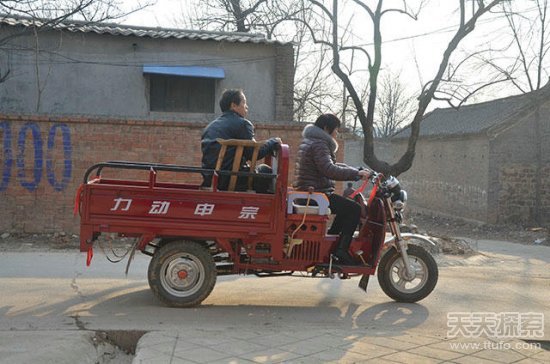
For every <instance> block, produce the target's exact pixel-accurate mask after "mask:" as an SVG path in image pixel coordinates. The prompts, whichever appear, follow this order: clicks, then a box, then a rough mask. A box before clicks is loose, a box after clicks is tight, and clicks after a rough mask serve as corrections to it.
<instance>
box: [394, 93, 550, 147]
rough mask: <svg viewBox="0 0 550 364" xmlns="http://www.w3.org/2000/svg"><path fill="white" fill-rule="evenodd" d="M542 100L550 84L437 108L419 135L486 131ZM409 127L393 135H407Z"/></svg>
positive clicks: (464, 133)
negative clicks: (537, 88)
mask: <svg viewBox="0 0 550 364" xmlns="http://www.w3.org/2000/svg"><path fill="white" fill-rule="evenodd" d="M541 100H550V86H549V85H547V86H545V87H543V88H542V89H540V90H538V91H534V92H530V93H527V94H521V95H516V96H509V97H506V98H502V99H497V100H492V101H487V102H483V103H479V104H473V105H465V106H462V107H460V108H459V109H454V108H447V109H435V110H433V111H432V112H430V113H428V114H426V116H425V117H424V120H423V121H422V123H421V124H420V136H451V135H466V134H477V133H481V132H485V131H487V130H489V129H491V128H493V127H496V126H498V125H502V124H505V123H507V122H510V121H512V120H513V116H514V115H517V114H518V113H520V112H522V111H524V110H526V109H528V108H530V107H533V105H535V104H536V103H538V102H540V101H541ZM410 134H411V133H410V128H406V129H404V130H402V131H401V132H399V133H397V134H396V135H395V136H394V138H405V137H406V138H408V137H409V135H410Z"/></svg>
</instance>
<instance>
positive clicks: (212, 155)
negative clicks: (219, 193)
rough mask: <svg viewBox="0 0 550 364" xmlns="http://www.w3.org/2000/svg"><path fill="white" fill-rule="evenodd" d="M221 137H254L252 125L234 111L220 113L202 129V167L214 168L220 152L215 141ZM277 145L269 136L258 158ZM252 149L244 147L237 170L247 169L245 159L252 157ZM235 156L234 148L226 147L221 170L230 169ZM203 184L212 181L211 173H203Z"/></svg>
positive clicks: (250, 138) (249, 138)
mask: <svg viewBox="0 0 550 364" xmlns="http://www.w3.org/2000/svg"><path fill="white" fill-rule="evenodd" d="M217 138H221V139H245V140H252V139H254V126H253V125H252V123H251V122H250V121H248V120H246V119H245V118H243V117H241V116H240V115H239V114H237V113H236V112H234V111H231V110H229V111H226V112H224V113H223V114H221V115H220V116H219V117H218V118H217V119H216V120H214V121H212V122H211V123H210V124H208V126H207V127H206V128H205V129H204V131H203V133H202V136H201V149H202V168H206V169H214V168H216V161H217V160H218V154H219V152H220V148H221V146H220V144H219V143H218V142H217V141H216V139H217ZM276 145H277V141H276V140H275V138H271V139H269V140H268V141H267V143H266V144H264V145H263V146H262V147H261V148H260V150H259V153H258V159H261V158H263V157H265V156H266V155H267V154H268V153H271V152H272V151H273V150H274V149H275V147H276ZM252 153H253V149H252V148H245V151H244V153H243V157H242V159H241V165H240V168H239V170H247V165H246V161H248V160H250V159H251V158H252ZM234 158H235V148H227V152H226V153H225V157H224V159H223V163H222V170H231V167H232V165H233V159H234ZM203 179H204V181H203V183H202V185H203V186H210V185H211V183H212V175H210V174H203Z"/></svg>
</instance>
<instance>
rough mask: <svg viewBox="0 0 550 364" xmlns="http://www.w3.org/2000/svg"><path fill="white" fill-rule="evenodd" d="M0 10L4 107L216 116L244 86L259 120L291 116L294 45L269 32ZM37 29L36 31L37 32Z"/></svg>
mask: <svg viewBox="0 0 550 364" xmlns="http://www.w3.org/2000/svg"><path fill="white" fill-rule="evenodd" d="M35 25H37V26H42V24H41V23H38V24H37V23H36V22H33V21H32V20H30V19H21V18H7V17H2V16H0V42H1V44H2V47H1V48H0V71H1V74H0V77H1V76H2V75H6V76H7V77H6V78H5V80H4V81H3V82H2V86H1V87H0V105H1V111H2V112H4V113H40V114H56V115H86V116H90V115H94V116H108V117H114V116H116V117H129V118H133V119H152V120H159V119H161V120H187V121H193V120H198V121H205V120H210V119H212V117H213V116H214V115H215V113H217V112H218V111H219V108H218V105H217V100H218V99H219V95H220V94H221V92H222V91H223V90H224V89H225V88H236V87H239V88H244V89H245V91H246V93H247V95H248V99H249V104H250V105H251V110H250V115H249V117H250V118H251V120H258V121H265V122H269V123H273V122H288V121H290V120H292V100H293V99H292V98H293V94H292V93H293V78H294V69H293V47H292V44H290V43H281V42H278V41H271V40H268V39H266V38H265V37H264V36H262V35H255V34H248V33H219V32H206V31H189V30H178V29H163V28H143V27H129V26H123V25H118V24H86V23H82V22H71V23H62V24H58V25H56V26H54V27H49V28H48V27H45V28H36V27H35ZM34 29H38V30H39V31H38V32H37V33H35V32H34Z"/></svg>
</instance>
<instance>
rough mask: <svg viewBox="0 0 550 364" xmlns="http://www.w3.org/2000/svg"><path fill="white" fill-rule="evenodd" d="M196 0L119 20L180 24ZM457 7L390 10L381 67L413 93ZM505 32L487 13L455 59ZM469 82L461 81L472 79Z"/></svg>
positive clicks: (449, 1)
mask: <svg viewBox="0 0 550 364" xmlns="http://www.w3.org/2000/svg"><path fill="white" fill-rule="evenodd" d="M124 1H125V2H126V3H127V4H133V3H134V1H131V0H124ZM393 1H394V3H400V2H401V1H399V0H393ZM514 1H515V2H516V3H519V4H524V6H525V7H527V10H529V6H530V7H531V8H532V5H531V4H529V1H528V0H514ZM195 3H196V1H195V0H158V1H157V3H156V5H154V6H152V7H149V8H148V9H145V10H143V11H140V12H138V13H135V14H132V15H130V16H128V17H127V18H126V19H124V20H123V21H122V22H123V23H125V24H129V25H130V24H131V25H140V26H149V27H157V26H161V27H182V24H183V21H182V19H183V18H184V17H185V13H186V12H187V11H188V9H189V8H190V7H191V6H193V4H195ZM386 3H387V4H391V3H392V0H387V1H386ZM408 3H414V2H411V1H409V2H408ZM341 4H342V5H341V6H342V10H341V11H342V12H343V13H344V14H345V15H346V16H348V15H350V14H351V12H353V16H354V23H353V24H352V27H351V37H352V38H353V42H355V43H356V44H369V43H370V34H371V33H370V28H369V27H368V26H365V24H368V22H367V21H365V19H364V18H361V16H362V15H361V12H360V11H358V10H357V9H358V8H357V7H356V6H353V4H351V2H350V0H342V2H341ZM457 8H458V1H455V0H428V3H427V5H426V6H425V7H424V8H423V10H422V12H421V13H420V17H419V20H418V21H413V20H412V19H409V18H407V17H405V16H403V15H401V14H388V16H386V17H385V18H384V19H383V25H382V33H383V37H384V38H383V40H384V42H383V68H384V69H391V71H392V73H399V74H400V77H401V79H402V80H403V82H404V83H405V84H406V85H407V88H408V89H409V90H410V91H411V92H417V91H418V90H420V88H421V84H424V83H426V82H427V81H428V80H430V79H431V78H432V77H433V75H435V72H436V71H437V69H438V66H439V63H440V61H441V57H442V54H443V51H444V49H445V47H446V45H447V44H448V41H449V40H450V39H451V37H452V36H453V31H454V30H455V29H456V25H457V23H458V20H457V18H458V17H457V13H456V10H457ZM346 12H347V13H346ZM530 14H532V11H531V12H529V11H527V12H525V15H526V16H529V15H530ZM506 31H507V28H506V22H505V20H504V19H503V17H502V16H501V15H499V14H485V16H484V18H482V19H481V20H480V21H479V22H478V24H477V26H476V29H475V30H474V33H472V34H470V35H469V36H468V37H467V38H466V39H465V40H464V41H463V43H462V44H461V46H460V48H459V50H458V52H455V55H456V56H457V57H456V59H455V60H454V63H455V64H456V63H457V62H458V61H459V57H458V56H459V54H460V52H461V50H462V49H464V50H467V51H468V52H471V51H472V50H480V49H483V48H484V47H486V45H485V43H486V42H487V41H489V40H490V41H492V42H493V44H499V42H502V41H503V39H504V34H505V32H506ZM466 75H469V76H471V78H472V80H475V79H476V78H477V77H478V75H476V70H475V69H471V70H469V71H468V72H466ZM465 77H468V76H465ZM472 80H465V81H466V82H473V81H472ZM517 93H518V91H517V90H516V89H515V88H513V87H512V86H505V87H502V86H499V87H493V88H490V89H487V90H485V91H484V92H482V93H480V94H479V96H477V97H474V98H473V99H472V100H473V101H474V102H475V101H485V100H487V99H494V98H498V97H503V96H507V95H510V94H517Z"/></svg>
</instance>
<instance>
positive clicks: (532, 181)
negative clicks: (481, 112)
mask: <svg viewBox="0 0 550 364" xmlns="http://www.w3.org/2000/svg"><path fill="white" fill-rule="evenodd" d="M548 140H550V103H549V102H547V103H546V104H544V105H541V107H540V108H538V109H534V110H529V113H528V114H527V115H524V116H523V117H521V118H518V121H517V122H516V123H514V124H512V125H511V126H508V127H506V128H501V129H497V130H495V131H494V132H493V133H492V134H491V173H490V182H491V190H490V203H491V205H492V206H494V208H492V209H491V216H490V221H493V222H500V223H503V222H507V221H516V222H520V223H531V224H532V223H535V222H536V223H537V224H540V225H546V226H547V225H550V191H548V188H549V187H550V145H549V143H548Z"/></svg>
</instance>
